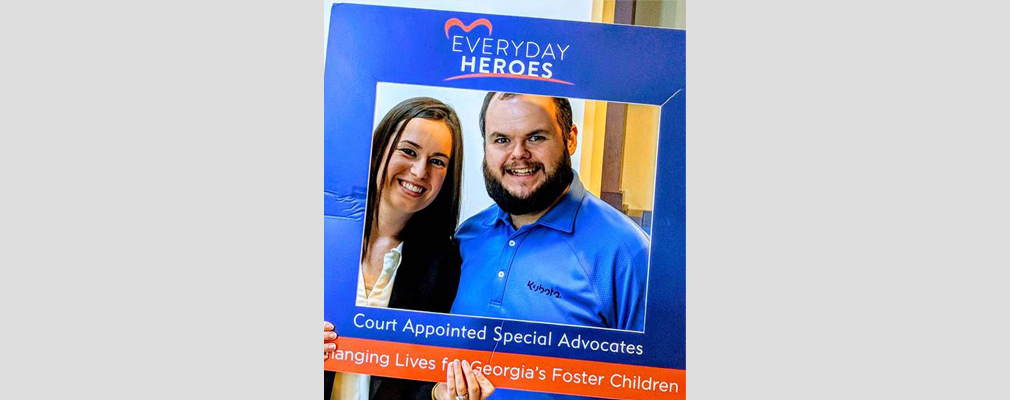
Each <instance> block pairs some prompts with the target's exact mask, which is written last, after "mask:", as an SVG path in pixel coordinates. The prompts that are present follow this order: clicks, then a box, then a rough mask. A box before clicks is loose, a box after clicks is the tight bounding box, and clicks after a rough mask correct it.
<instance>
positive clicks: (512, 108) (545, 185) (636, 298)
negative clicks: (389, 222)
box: [452, 92, 649, 398]
mask: <svg viewBox="0 0 1010 400" xmlns="http://www.w3.org/2000/svg"><path fill="white" fill-rule="evenodd" d="M480 125H481V134H482V136H483V138H484V180H485V184H486V187H487V192H488V195H490V196H491V198H492V199H493V200H494V201H495V204H494V205H492V206H490V207H488V208H487V209H486V210H484V211H482V212H480V213H478V214H477V215H475V216H473V217H471V218H470V219H468V220H467V221H466V222H464V223H463V224H462V225H460V227H459V229H458V230H457V235H456V236H457V238H458V239H459V241H460V252H461V254H462V257H463V266H462V275H461V276H460V281H459V289H458V291H457V295H456V301H455V302H454V304H453V307H452V313H453V314H463V315H474V316H486V317H495V318H508V319H518V320H526V321H537V322H552V323H562V324H571V325H581V326H593V327H604V328H614V329H630V330H642V329H643V326H644V319H645V279H646V274H647V268H648V255H649V239H648V237H647V236H646V234H645V232H644V231H643V230H642V229H641V228H640V227H638V226H637V225H635V224H634V222H632V221H631V219H630V218H628V217H627V216H625V215H624V214H622V213H621V212H619V211H617V210H615V209H614V208H613V207H611V206H610V205H608V204H606V203H604V202H603V201H602V200H600V199H599V198H597V197H596V196H594V195H593V194H591V193H589V192H587V191H586V189H585V188H584V187H583V185H582V182H581V181H579V178H578V175H577V174H576V173H575V171H573V170H572V167H571V155H572V154H573V153H574V152H575V149H576V145H577V144H578V140H577V138H578V128H577V127H576V126H575V125H574V124H573V123H572V109H571V105H570V104H569V102H568V100H567V99H564V98H552V97H541V96H529V95H518V94H511V93H496V92H491V93H488V95H487V96H486V97H485V99H484V106H483V108H482V109H481V116H480ZM507 392H510V391H502V392H501V395H503V396H504V397H508V393H507ZM496 394H497V393H496ZM529 395H532V393H528V392H527V393H526V396H525V397H521V398H528V397H529Z"/></svg>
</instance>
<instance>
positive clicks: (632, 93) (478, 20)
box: [324, 4, 686, 399]
mask: <svg viewBox="0 0 1010 400" xmlns="http://www.w3.org/2000/svg"><path fill="white" fill-rule="evenodd" d="M329 29H330V32H329V41H328V44H327V54H326V70H325V77H324V112H325V116H324V130H325V132H324V157H325V163H324V168H325V173H324V224H325V228H324V229H325V231H324V235H325V238H324V241H325V247H326V249H325V257H324V263H325V265H324V290H325V295H324V301H325V304H324V319H325V320H327V321H330V322H332V323H333V324H334V325H335V326H336V330H337V332H339V334H340V339H338V352H341V357H339V359H337V358H332V359H330V360H328V361H326V363H325V368H326V369H328V370H339V371H345V372H355V373H364V374H371V375H377V376H389V377H398V378H405V379H413V380H425V381H441V380H444V377H445V371H444V368H445V365H446V364H447V363H448V361H452V360H454V359H467V360H470V361H471V362H476V363H475V365H476V366H478V367H480V368H483V369H482V371H486V372H485V375H487V376H488V377H489V379H491V380H492V381H493V382H494V384H495V385H496V386H497V387H498V388H501V389H518V390H528V391H534V392H548V393H559V394H571V395H581V396H593V397H600V398H630V399H635V398H641V399H646V398H649V399H652V398H683V397H684V393H685V386H684V385H685V370H686V359H685V268H686V259H685V243H686V239H685V227H686V221H685V104H686V103H685V101H686V100H685V99H686V92H685V63H684V57H685V53H684V46H685V32H684V31H683V30H675V29H663V28H646V27H634V26H623V25H613V24H597V23H585V22H572V21H556V20H547V19H537V18H523V17H509V16H500V15H488V14H471V13H461V12H448V11H433V10H415V9H405V8H394V7H378V6H364V5H352V4H336V5H334V6H333V10H332V15H331V19H330V27H329ZM500 40H507V41H508V42H509V44H510V45H511V47H510V48H509V49H507V50H505V51H502V50H503V49H502V48H501V47H498V44H499V43H501V42H499V41H500ZM520 42H522V43H527V44H526V45H525V47H523V45H517V44H518V43H520ZM528 43H535V44H536V48H534V47H533V46H532V45H529V44H528ZM502 46H504V45H502ZM547 48H550V49H551V50H550V54H549V55H548V54H546V53H547V50H546V49H547ZM562 49H563V51H562ZM499 60H500V61H499ZM382 83H395V84H409V85H423V86H432V87H445V88H459V89H472V90H482V91H502V92H514V93H525V94H537V95H548V96H559V97H568V98H573V99H593V100H600V101H609V102H618V103H636V104H647V105H655V106H658V107H660V121H659V127H658V129H659V133H658V143H657V158H656V163H657V165H656V182H655V189H654V196H655V197H654V200H653V207H654V211H653V216H652V223H651V237H650V239H651V243H652V245H651V250H650V255H649V273H648V280H647V287H646V297H647V299H646V300H647V301H646V302H645V304H646V309H645V324H644V330H643V331H641V332H636V331H627V330H616V329H605V328H599V327H586V326H573V325H560V324H549V323H542V322H535V321H515V320H502V319H496V318H484V317H474V316H461V315H453V314H444V313H427V312H421V311H410V310H402V309H387V308H372V307H358V306H356V305H355V288H356V287H357V279H358V276H357V271H358V265H359V262H360V256H361V240H362V239H361V237H362V232H363V217H364V212H365V210H364V204H365V203H364V201H365V197H366V196H365V192H366V188H367V183H368V176H369V171H368V168H369V167H368V166H369V162H368V161H369V159H370V146H371V134H372V130H373V125H374V122H375V121H374V115H375V112H376V96H377V87H378V86H379V85H380V84H382ZM464 135H467V137H477V135H476V134H475V133H473V132H464ZM467 157H480V155H479V154H468V155H467ZM366 321H372V322H371V323H368V322H366ZM390 321H395V323H390ZM408 321H409V322H410V325H411V326H412V329H410V330H407V331H405V330H404V326H406V325H407V322H408ZM380 326H381V328H380ZM418 326H421V327H424V328H422V329H420V332H422V333H420V334H419V333H418V331H419V329H418V328H417V327H418ZM464 326H466V327H467V329H472V330H481V329H485V330H486V331H487V332H492V333H490V334H487V335H485V337H484V339H477V338H468V337H464V338H460V337H449V336H445V335H441V336H440V335H438V334H437V331H438V329H439V328H440V327H447V329H448V328H452V327H464ZM496 329H498V331H500V332H509V333H511V334H512V335H529V337H537V338H540V337H548V338H549V339H550V340H549V342H550V344H549V345H544V344H543V343H542V342H543V341H542V340H536V341H535V342H540V343H524V342H515V341H511V342H509V341H504V340H494V339H495V337H496V336H498V335H494V334H493V332H495V330H496ZM428 332H431V333H428ZM562 337H564V338H565V342H566V343H567V344H566V345H563V346H562V345H559V344H558V342H559V339H560V338H562ZM573 342H574V343H578V345H575V346H573V345H572V343H573ZM629 348H631V349H633V350H632V351H628V349H629ZM615 350H616V351H615Z"/></svg>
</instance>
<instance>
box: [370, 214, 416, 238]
mask: <svg viewBox="0 0 1010 400" xmlns="http://www.w3.org/2000/svg"><path fill="white" fill-rule="evenodd" d="M390 208H391V207H383V206H382V205H379V215H377V216H376V218H375V219H374V220H372V229H371V231H370V232H369V235H368V241H369V242H370V243H376V242H377V241H378V239H379V238H384V239H395V240H397V241H398V240H399V239H400V235H401V234H402V233H403V228H405V227H406V226H407V221H408V220H410V217H411V214H409V213H405V212H397V211H392V210H390Z"/></svg>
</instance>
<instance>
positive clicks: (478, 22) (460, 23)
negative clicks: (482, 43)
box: [445, 18, 491, 39]
mask: <svg viewBox="0 0 1010 400" xmlns="http://www.w3.org/2000/svg"><path fill="white" fill-rule="evenodd" d="M454 26H458V27H459V28H460V29H462V30H463V32H470V31H472V30H473V28H476V27H478V26H486V27H487V34H488V35H490V34H491V21H488V20H487V18H481V19H478V20H476V21H473V22H471V23H470V25H463V21H460V20H459V18H449V20H448V21H445V38H446V39H448V38H449V28H452V27H454Z"/></svg>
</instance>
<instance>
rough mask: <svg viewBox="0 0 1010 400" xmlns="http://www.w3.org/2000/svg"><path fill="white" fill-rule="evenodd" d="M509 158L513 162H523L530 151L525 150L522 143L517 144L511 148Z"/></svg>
mask: <svg viewBox="0 0 1010 400" xmlns="http://www.w3.org/2000/svg"><path fill="white" fill-rule="evenodd" d="M509 156H510V157H511V158H512V159H515V160H523V159H526V158H529V156H530V151H529V149H528V148H526V145H525V144H523V143H522V142H518V143H516V144H515V145H514V146H512V152H511V153H509Z"/></svg>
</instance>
